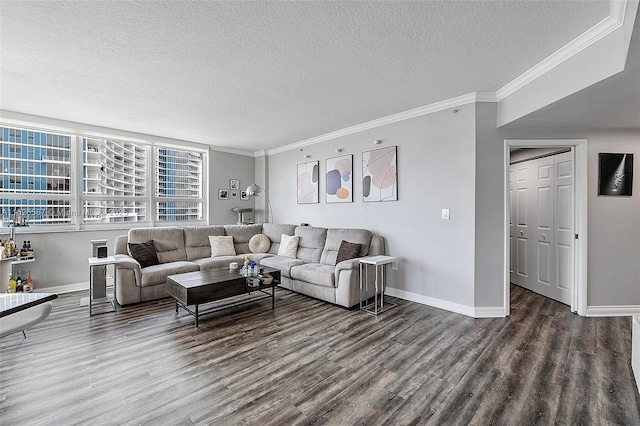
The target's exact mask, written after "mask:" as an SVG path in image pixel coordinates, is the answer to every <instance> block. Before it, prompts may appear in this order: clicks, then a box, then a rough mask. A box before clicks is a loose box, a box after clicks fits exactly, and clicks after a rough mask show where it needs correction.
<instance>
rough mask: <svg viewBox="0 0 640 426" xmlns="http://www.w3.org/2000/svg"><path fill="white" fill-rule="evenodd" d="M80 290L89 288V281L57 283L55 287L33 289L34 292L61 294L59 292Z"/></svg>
mask: <svg viewBox="0 0 640 426" xmlns="http://www.w3.org/2000/svg"><path fill="white" fill-rule="evenodd" d="M82 290H89V281H87V282H84V283H76V284H65V285H58V286H55V287H42V288H35V289H34V290H33V291H34V292H35V293H56V294H61V293H71V292H73V291H82Z"/></svg>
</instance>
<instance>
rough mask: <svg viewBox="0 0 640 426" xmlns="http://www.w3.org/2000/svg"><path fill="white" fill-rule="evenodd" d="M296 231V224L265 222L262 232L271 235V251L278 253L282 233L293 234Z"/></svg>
mask: <svg viewBox="0 0 640 426" xmlns="http://www.w3.org/2000/svg"><path fill="white" fill-rule="evenodd" d="M295 232H296V225H287V224H280V223H263V224H262V233H263V234H264V235H266V236H267V237H269V240H270V241H271V248H269V253H273V254H278V249H279V248H280V238H281V237H282V234H285V235H293V234H294V233H295Z"/></svg>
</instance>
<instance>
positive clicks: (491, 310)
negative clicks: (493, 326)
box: [473, 306, 507, 318]
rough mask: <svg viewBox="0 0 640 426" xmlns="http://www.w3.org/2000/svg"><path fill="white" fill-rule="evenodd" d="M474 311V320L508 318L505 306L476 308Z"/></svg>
mask: <svg viewBox="0 0 640 426" xmlns="http://www.w3.org/2000/svg"><path fill="white" fill-rule="evenodd" d="M474 311H475V315H474V316H473V317H474V318H505V317H506V316H507V314H506V312H505V311H504V307H503V306H492V307H487V308H483V307H481V308H474Z"/></svg>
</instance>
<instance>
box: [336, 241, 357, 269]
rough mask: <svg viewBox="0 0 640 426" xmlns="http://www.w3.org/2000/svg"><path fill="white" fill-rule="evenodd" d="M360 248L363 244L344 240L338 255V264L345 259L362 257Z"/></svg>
mask: <svg viewBox="0 0 640 426" xmlns="http://www.w3.org/2000/svg"><path fill="white" fill-rule="evenodd" d="M360 249H362V244H356V243H350V242H348V241H345V240H342V242H341V243H340V248H339V249H338V256H336V265H337V264H338V263H340V262H342V261H343V260H349V259H355V258H356V257H360Z"/></svg>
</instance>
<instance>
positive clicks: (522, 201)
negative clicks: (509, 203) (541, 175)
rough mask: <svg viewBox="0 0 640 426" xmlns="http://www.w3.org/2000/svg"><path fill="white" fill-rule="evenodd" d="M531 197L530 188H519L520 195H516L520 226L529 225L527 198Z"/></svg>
mask: <svg viewBox="0 0 640 426" xmlns="http://www.w3.org/2000/svg"><path fill="white" fill-rule="evenodd" d="M528 198H529V188H526V187H525V188H518V195H517V197H516V200H517V201H516V203H517V205H516V216H517V217H516V219H517V221H516V223H517V224H518V226H527V222H528V219H527V216H528V213H529V212H528V210H527V205H528V203H527V199H528Z"/></svg>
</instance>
